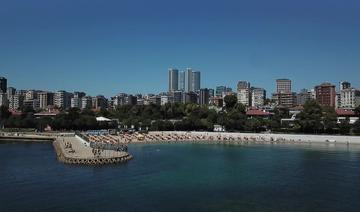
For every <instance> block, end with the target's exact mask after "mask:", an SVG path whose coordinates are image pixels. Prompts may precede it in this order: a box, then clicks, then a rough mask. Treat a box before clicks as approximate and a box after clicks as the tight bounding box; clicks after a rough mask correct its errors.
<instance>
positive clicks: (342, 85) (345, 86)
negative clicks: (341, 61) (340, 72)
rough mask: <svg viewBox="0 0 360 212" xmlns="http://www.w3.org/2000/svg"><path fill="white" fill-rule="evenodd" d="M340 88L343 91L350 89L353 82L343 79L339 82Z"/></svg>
mask: <svg viewBox="0 0 360 212" xmlns="http://www.w3.org/2000/svg"><path fill="white" fill-rule="evenodd" d="M339 88H340V89H339V90H340V91H342V90H344V89H348V88H351V83H350V82H347V81H341V82H340V83H339Z"/></svg>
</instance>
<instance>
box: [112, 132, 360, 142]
mask: <svg viewBox="0 0 360 212" xmlns="http://www.w3.org/2000/svg"><path fill="white" fill-rule="evenodd" d="M139 135H140V134H136V133H135V134H133V135H131V136H126V135H125V136H124V135H119V136H114V137H116V138H118V139H119V140H120V142H123V143H128V144H152V143H204V144H221V143H223V144H252V143H254V144H304V143H338V144H346V145H349V144H360V136H342V135H306V134H273V133H237V132H236V133H230V132H185V131H152V132H149V133H148V134H144V138H143V139H139V138H138V136H139Z"/></svg>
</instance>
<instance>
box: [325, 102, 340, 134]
mask: <svg viewBox="0 0 360 212" xmlns="http://www.w3.org/2000/svg"><path fill="white" fill-rule="evenodd" d="M322 120H323V125H324V131H325V132H326V133H334V129H335V128H336V127H337V126H336V125H337V123H336V122H337V115H336V112H335V109H334V108H332V107H324V108H323V118H322Z"/></svg>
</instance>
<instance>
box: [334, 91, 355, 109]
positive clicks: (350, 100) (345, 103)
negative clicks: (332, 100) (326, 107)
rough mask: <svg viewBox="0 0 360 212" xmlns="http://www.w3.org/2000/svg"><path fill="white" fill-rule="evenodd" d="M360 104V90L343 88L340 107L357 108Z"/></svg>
mask: <svg viewBox="0 0 360 212" xmlns="http://www.w3.org/2000/svg"><path fill="white" fill-rule="evenodd" d="M359 105H360V91H359V90H357V89H355V88H343V89H342V90H341V91H340V105H339V107H340V108H344V109H355V108H356V107H357V106H359Z"/></svg>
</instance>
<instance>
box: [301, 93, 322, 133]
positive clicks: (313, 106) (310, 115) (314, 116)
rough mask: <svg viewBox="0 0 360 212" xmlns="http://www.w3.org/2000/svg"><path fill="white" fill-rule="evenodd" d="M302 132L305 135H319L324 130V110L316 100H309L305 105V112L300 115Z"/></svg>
mask: <svg viewBox="0 0 360 212" xmlns="http://www.w3.org/2000/svg"><path fill="white" fill-rule="evenodd" d="M298 118H299V122H298V124H299V125H300V126H301V131H302V132H305V133H317V132H319V131H321V130H322V129H323V125H322V124H321V121H322V108H321V106H320V105H319V104H318V103H317V102H316V101H315V100H309V101H307V102H306V103H305V104H304V110H303V111H302V112H301V113H300V114H299V115H298Z"/></svg>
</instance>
